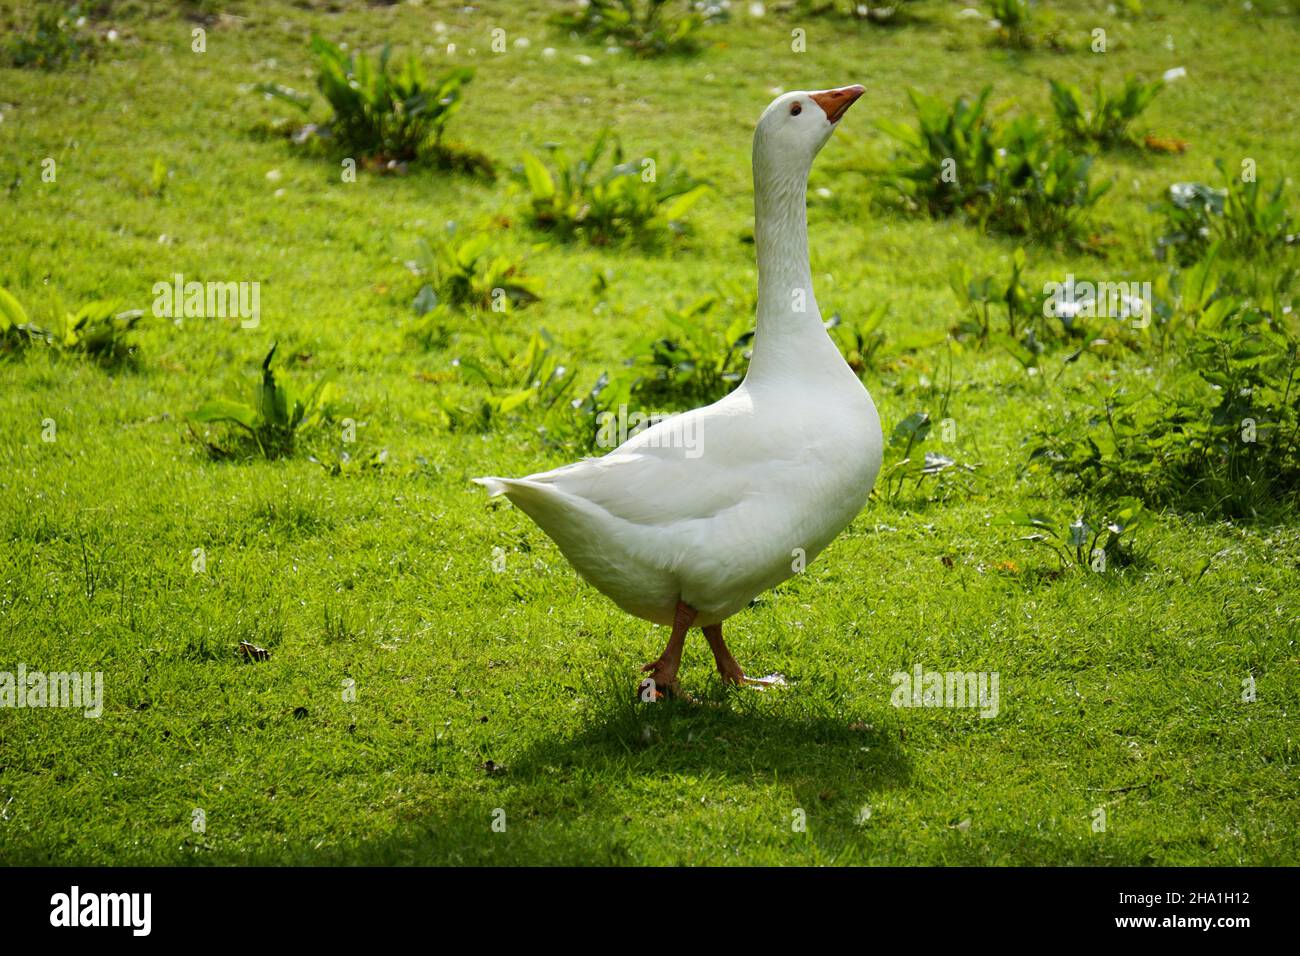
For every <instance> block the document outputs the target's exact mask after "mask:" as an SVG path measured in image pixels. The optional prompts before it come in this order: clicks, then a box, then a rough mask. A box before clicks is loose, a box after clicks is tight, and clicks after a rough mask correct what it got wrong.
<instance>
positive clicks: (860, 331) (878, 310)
mask: <svg viewBox="0 0 1300 956" xmlns="http://www.w3.org/2000/svg"><path fill="white" fill-rule="evenodd" d="M887 315H889V303H888V302H878V303H876V305H875V306H873V307H872V308H871V309H870V310H868V312H867V315H866V317H865V318H863V319H862V320H861V321H859V322H854V323H852V324H850V323H847V322H845V321H844V320H843V319H842V318H841V317H840V314H839V313H838V312H835V313H832V314H831V317H830V318H829V319H827V320H826V331H827V332H829V333H830V336H831V338H832V339H833V340H834V341H835V344H836V345H837V346H838V347H839V350H840V354H841V355H843V356H844V361H845V362H847V363H848V364H849V368H851V369H853V371H854V373H855V374H857V376H858V377H859V378H861V377H862V376H863V375H864V374H866V373H867V372H869V371H872V370H873V369H875V368H876V367H877V365H878V363H879V358H880V354H881V352H882V351H883V349H884V347H885V342H886V341H887V339H888V336H887V335H886V334H885V331H884V330H883V329H882V328H881V325H882V324H883V323H884V321H885V317H886V316H887Z"/></svg>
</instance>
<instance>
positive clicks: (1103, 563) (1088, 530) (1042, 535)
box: [1006, 498, 1148, 572]
mask: <svg viewBox="0 0 1300 956" xmlns="http://www.w3.org/2000/svg"><path fill="white" fill-rule="evenodd" d="M1147 519H1148V514H1147V512H1146V509H1145V508H1143V506H1142V502H1140V501H1139V500H1138V499H1136V498H1121V499H1119V500H1118V501H1116V502H1114V503H1113V504H1111V505H1108V506H1105V507H1100V506H1097V507H1090V508H1086V509H1083V510H1082V511H1081V512H1080V513H1079V514H1077V516H1076V517H1075V518H1074V520H1073V521H1070V522H1068V523H1066V522H1064V521H1061V520H1056V519H1053V518H1052V517H1050V516H1047V515H1043V514H1028V513H1015V514H1010V515H1007V517H1006V520H1007V521H1008V522H1009V523H1010V524H1012V525H1017V526H1023V527H1029V528H1033V529H1034V530H1033V531H1031V532H1030V533H1029V534H1026V535H1023V536H1022V537H1020V538H1019V539H1018V540H1020V541H1027V542H1030V543H1031V544H1037V545H1041V546H1043V547H1046V548H1049V549H1051V551H1052V552H1053V553H1055V554H1056V556H1057V558H1059V559H1060V562H1061V567H1062V568H1067V567H1070V566H1071V564H1073V565H1074V566H1075V567H1078V568H1081V569H1090V570H1092V571H1096V572H1104V571H1106V570H1108V569H1110V568H1119V567H1126V566H1128V565H1131V564H1133V563H1134V562H1135V561H1136V560H1137V557H1138V556H1137V554H1136V552H1135V549H1134V532H1135V531H1136V530H1137V529H1139V528H1140V527H1141V526H1142V525H1143V524H1144V523H1145V522H1146V521H1147Z"/></svg>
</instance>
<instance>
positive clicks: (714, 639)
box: [704, 624, 779, 687]
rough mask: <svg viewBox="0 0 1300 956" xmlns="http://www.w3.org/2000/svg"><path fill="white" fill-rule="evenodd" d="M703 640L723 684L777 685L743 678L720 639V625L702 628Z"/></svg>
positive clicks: (743, 675)
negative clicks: (706, 642)
mask: <svg viewBox="0 0 1300 956" xmlns="http://www.w3.org/2000/svg"><path fill="white" fill-rule="evenodd" d="M704 639H705V640H707V641H708V642H709V647H710V648H711V649H712V650H713V660H714V661H715V662H716V663H717V665H718V673H719V674H720V675H722V681H723V683H725V684H752V685H754V686H755V687H770V686H772V684H773V683H779V682H778V681H776V680H775V679H773V680H766V679H765V680H760V679H758V678H756V677H746V676H745V672H744V671H742V670H741V669H740V665H739V664H737V663H736V659H735V658H734V657H732V656H731V650H730V649H729V648H728V647H727V644H726V642H725V641H724V640H723V639H722V625H721V624H710V625H709V626H708V627H706V628H704Z"/></svg>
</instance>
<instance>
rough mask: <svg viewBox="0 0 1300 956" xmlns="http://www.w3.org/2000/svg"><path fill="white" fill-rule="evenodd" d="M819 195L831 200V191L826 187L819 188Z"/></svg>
mask: <svg viewBox="0 0 1300 956" xmlns="http://www.w3.org/2000/svg"><path fill="white" fill-rule="evenodd" d="M817 195H818V196H820V197H821V198H822V199H830V198H831V191H830V190H829V189H827V188H826V187H825V186H818V187H817Z"/></svg>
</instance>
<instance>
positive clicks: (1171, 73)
mask: <svg viewBox="0 0 1300 956" xmlns="http://www.w3.org/2000/svg"><path fill="white" fill-rule="evenodd" d="M1186 75H1187V69H1186V68H1185V67H1181V66H1176V67H1174V68H1173V69H1172V70H1165V82H1166V83H1172V82H1173V81H1174V80H1181V79H1182V78H1183V77H1185V76H1186Z"/></svg>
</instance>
